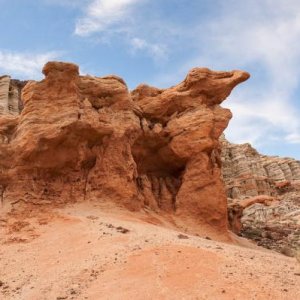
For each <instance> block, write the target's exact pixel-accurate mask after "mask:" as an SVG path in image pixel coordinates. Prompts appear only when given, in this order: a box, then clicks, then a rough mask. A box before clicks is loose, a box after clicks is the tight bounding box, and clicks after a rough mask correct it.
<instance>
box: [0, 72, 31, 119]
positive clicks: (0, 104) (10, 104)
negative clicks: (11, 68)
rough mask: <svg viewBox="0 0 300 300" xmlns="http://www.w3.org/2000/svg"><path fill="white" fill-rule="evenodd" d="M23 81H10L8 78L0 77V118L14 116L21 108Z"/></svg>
mask: <svg viewBox="0 0 300 300" xmlns="http://www.w3.org/2000/svg"><path fill="white" fill-rule="evenodd" d="M25 84H26V82H25V81H19V80H14V79H11V78H10V77H9V76H0V116H1V115H13V116H16V115H18V114H19V113H20V111H21V110H22V108H23V104H22V101H21V90H22V88H23V87H24V86H25Z"/></svg>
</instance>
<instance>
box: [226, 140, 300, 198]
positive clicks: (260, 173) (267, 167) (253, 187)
mask: <svg viewBox="0 0 300 300" xmlns="http://www.w3.org/2000/svg"><path fill="white" fill-rule="evenodd" d="M221 143H222V176H223V179H224V182H225V184H226V189H227V196H228V198H233V199H243V198H246V197H254V196H258V195H269V196H276V195H280V194H282V193H284V192H286V191H287V190H292V189H298V188H299V189H300V161H297V160H295V159H292V158H281V157H278V156H266V155H261V154H259V153H258V152H257V151H256V150H255V149H254V148H253V147H252V146H251V145H250V144H242V145H237V144H231V143H229V142H228V141H226V139H225V138H224V137H223V138H221Z"/></svg>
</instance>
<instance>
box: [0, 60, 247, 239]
mask: <svg viewBox="0 0 300 300" xmlns="http://www.w3.org/2000/svg"><path fill="white" fill-rule="evenodd" d="M43 73H44V75H45V79H44V80H42V81H40V82H35V81H30V82H28V83H27V85H26V86H25V87H24V88H23V90H22V101H23V104H24V109H23V110H22V111H21V113H20V115H16V116H11V114H12V113H10V111H7V110H5V112H6V114H4V115H2V116H1V117H0V135H1V141H2V142H1V144H0V187H1V188H0V192H1V193H0V195H1V202H2V204H3V207H11V206H12V207H13V208H14V207H16V206H18V205H22V204H28V203H31V204H42V203H44V204H49V203H50V204H51V203H66V202H72V201H83V200H95V201H100V202H105V201H113V202H115V203H117V204H118V205H122V206H124V207H126V208H128V209H130V210H139V209H140V208H142V207H149V208H150V209H152V210H154V211H155V210H156V211H161V212H162V213H167V214H171V215H174V216H176V217H177V219H178V220H181V221H184V222H186V220H189V221H190V222H192V223H193V226H192V227H193V228H198V229H199V228H203V226H206V225H207V226H210V227H213V228H215V229H216V230H218V231H220V232H223V233H226V232H227V202H226V194H225V189H224V185H223V182H222V180H221V178H220V172H221V171H220V166H221V160H220V145H219V137H220V135H221V134H222V132H223V131H224V129H225V128H226V127H227V124H228V122H229V120H230V118H231V112H230V111H229V110H228V109H224V108H222V107H221V106H220V104H221V103H222V101H223V100H225V99H226V97H227V96H228V95H229V94H230V92H231V90H232V89H233V88H234V87H235V86H236V85H237V84H239V83H240V82H242V81H244V80H246V79H247V78H248V77H249V74H248V73H246V72H242V71H232V72H213V71H211V70H209V69H204V68H195V69H193V70H191V71H190V72H189V74H188V75H187V77H186V78H185V80H184V81H183V82H182V83H180V84H178V85H176V86H174V87H171V88H169V89H164V90H163V89H157V88H153V87H149V86H147V85H140V86H138V87H137V88H136V89H135V90H134V91H132V92H131V93H129V91H128V89H127V86H126V84H125V82H124V81H123V80H122V79H121V78H119V77H117V76H106V77H92V76H80V75H79V70H78V67H77V66H76V65H74V64H70V63H61V62H50V63H47V64H46V65H45V67H44V68H43ZM7 80H8V79H6V81H5V82H6V87H5V88H6V89H7ZM9 99H10V98H9ZM13 99H16V98H13ZM2 102H3V101H2ZM14 103H16V101H15V102H14ZM13 112H15V111H13ZM8 157H9V158H10V159H9V160H8V159H7V158H8ZM187 195H188V196H187ZM178 222H179V221H178ZM198 225H201V226H198Z"/></svg>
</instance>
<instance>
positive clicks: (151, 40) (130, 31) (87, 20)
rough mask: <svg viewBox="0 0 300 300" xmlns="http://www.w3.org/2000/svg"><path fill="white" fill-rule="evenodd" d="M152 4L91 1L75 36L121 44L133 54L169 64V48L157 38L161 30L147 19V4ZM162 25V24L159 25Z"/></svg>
mask: <svg viewBox="0 0 300 300" xmlns="http://www.w3.org/2000/svg"><path fill="white" fill-rule="evenodd" d="M147 3H149V0H90V2H89V5H87V7H86V8H85V9H83V13H84V15H83V16H82V17H81V18H79V19H78V20H77V22H76V26H75V31H74V33H75V34H76V35H77V36H80V37H89V36H95V35H96V37H97V38H98V40H100V41H102V42H103V41H104V42H105V43H107V42H109V41H110V40H112V39H115V40H116V39H117V40H119V41H120V40H121V41H122V42H123V43H125V45H126V47H127V48H128V52H129V53H131V54H136V53H140V54H141V53H142V54H146V55H147V56H150V57H152V58H153V60H154V61H161V60H165V59H166V58H167V56H168V47H167V45H166V43H164V42H163V39H161V38H159V37H158V38H157V36H156V37H154V36H155V35H156V34H157V33H158V31H157V29H158V28H160V29H162V28H161V27H160V26H158V24H157V23H156V22H155V21H153V20H152V19H151V18H147V10H145V4H147ZM158 22H159V24H161V23H160V21H158Z"/></svg>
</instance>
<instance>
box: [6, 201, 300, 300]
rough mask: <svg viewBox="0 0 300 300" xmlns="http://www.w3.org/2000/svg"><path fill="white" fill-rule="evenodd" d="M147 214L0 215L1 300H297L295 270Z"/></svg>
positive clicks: (298, 272)
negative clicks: (197, 234)
mask: <svg viewBox="0 0 300 300" xmlns="http://www.w3.org/2000/svg"><path fill="white" fill-rule="evenodd" d="M162 223H163V222H162V221H160V220H159V219H157V218H156V217H154V216H153V215H152V214H151V213H150V212H147V211H143V212H140V213H131V212H128V211H126V210H124V209H121V208H116V207H108V206H103V205H99V204H97V205H96V204H92V203H85V204H82V203H81V204H72V205H68V206H67V207H64V208H57V209H55V210H53V211H49V210H48V211H47V210H45V211H44V212H43V211H41V210H40V209H39V208H38V209H34V210H32V211H30V210H28V211H27V213H26V214H25V215H24V214H19V215H18V214H14V215H10V216H7V215H5V214H4V213H2V215H0V299H22V300H27V299H28V300H29V299H30V300H43V299H47V300H48V299H49V300H50V299H54V300H59V299H95V300H98V299H109V300H111V299H118V300H119V299H120V300H121V299H122V300H123V299H131V300H134V299H142V300H147V299H151V300H152V299H157V300H159V299H236V300H238V299H243V300H244V299H264V300H265V299H272V300H275V299H289V300H290V299H293V300H294V299H295V300H296V299H300V264H299V263H298V262H297V261H296V259H294V258H289V257H285V256H282V255H280V254H276V253H274V252H271V251H266V250H258V249H249V248H245V247H240V246H236V245H230V244H225V243H221V242H216V241H213V240H210V239H208V238H207V239H205V238H200V237H198V236H192V235H188V234H186V233H184V232H180V231H177V230H175V229H174V228H171V226H166V224H162Z"/></svg>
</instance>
